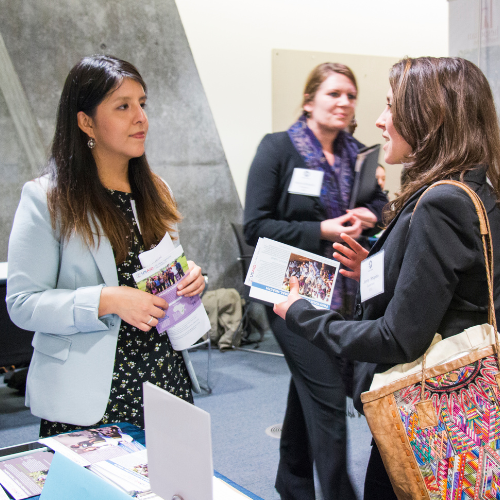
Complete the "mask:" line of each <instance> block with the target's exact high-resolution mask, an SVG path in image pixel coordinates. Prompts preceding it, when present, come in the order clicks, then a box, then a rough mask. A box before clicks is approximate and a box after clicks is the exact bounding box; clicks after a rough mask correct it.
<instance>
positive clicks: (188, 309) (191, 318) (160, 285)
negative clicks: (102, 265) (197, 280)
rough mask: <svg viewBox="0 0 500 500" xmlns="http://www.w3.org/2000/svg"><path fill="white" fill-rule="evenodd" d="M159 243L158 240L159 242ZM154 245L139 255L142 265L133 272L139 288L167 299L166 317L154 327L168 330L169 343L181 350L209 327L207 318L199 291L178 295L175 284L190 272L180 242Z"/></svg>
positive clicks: (159, 329) (160, 319)
mask: <svg viewBox="0 0 500 500" xmlns="http://www.w3.org/2000/svg"><path fill="white" fill-rule="evenodd" d="M161 245H162V243H160V245H158V246H161ZM157 248H158V247H156V248H154V249H153V250H150V251H148V252H143V253H141V254H140V255H139V258H140V259H141V263H142V265H143V266H145V267H144V269H141V270H140V271H137V272H136V273H134V274H133V277H134V280H135V281H136V283H137V287H138V288H139V290H142V291H145V292H148V293H151V294H153V295H156V296H157V297H161V298H162V299H165V300H166V301H167V302H168V309H167V310H166V311H165V317H163V318H159V319H158V325H157V326H156V329H157V330H158V332H159V333H162V332H165V331H166V332H167V334H168V337H169V339H170V342H171V344H172V347H173V348H174V349H175V350H176V351H182V350H183V349H187V348H188V347H190V346H191V345H193V344H194V343H195V342H196V341H197V340H198V339H200V338H201V337H202V336H203V335H204V334H205V333H207V332H208V330H210V321H209V319H208V316H207V313H206V311H205V308H204V307H203V304H202V302H201V299H200V297H199V295H195V296H194V297H185V296H178V295H177V287H178V284H179V283H180V282H181V281H182V280H184V279H186V277H187V276H188V274H189V268H188V263H187V260H186V256H185V255H184V250H183V249H182V246H180V245H179V246H178V247H175V248H174V247H173V245H172V248H171V249H170V251H168V252H167V253H165V251H163V252H159V251H157Z"/></svg>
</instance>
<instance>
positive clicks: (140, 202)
mask: <svg viewBox="0 0 500 500" xmlns="http://www.w3.org/2000/svg"><path fill="white" fill-rule="evenodd" d="M125 78H130V79H132V80H135V81H137V82H138V83H140V84H141V85H142V87H143V88H144V92H146V84H145V82H144V80H143V79H142V77H141V75H140V74H139V72H138V71H137V69H136V68H135V67H134V66H133V65H132V64H130V63H128V62H126V61H122V60H121V59H118V58H116V57H112V56H92V57H86V58H84V59H82V60H81V61H80V62H79V63H78V64H77V65H76V66H74V67H73V69H72V70H71V71H70V72H69V75H68V77H67V79H66V82H65V84H64V88H63V91H62V94H61V99H60V101H59V107H58V111H57V123H56V130H55V135H54V139H53V142H52V154H51V157H50V159H49V162H48V164H47V167H46V172H45V173H46V174H48V176H49V178H50V180H51V183H50V187H49V190H48V193H47V197H48V198H47V199H48V207H49V211H50V217H51V221H52V226H53V228H54V230H56V229H57V231H58V232H59V235H60V238H61V240H62V241H66V240H67V239H68V238H69V237H70V236H71V235H72V234H74V233H76V234H79V235H80V236H81V237H82V238H83V239H84V240H85V242H86V243H87V244H88V245H89V246H94V245H99V244H100V241H101V237H102V236H103V235H105V236H106V237H107V238H108V239H109V241H110V243H111V246H112V248H113V251H114V253H115V260H116V262H117V263H121V262H123V261H124V260H125V258H126V256H127V253H128V251H129V249H130V245H131V238H130V227H129V225H128V223H127V220H126V219H125V216H124V215H123V213H122V212H121V211H120V210H119V209H118V208H117V207H116V206H115V204H114V203H113V201H112V199H111V197H110V196H109V194H108V192H107V191H106V189H105V188H104V186H103V185H102V184H101V181H100V180H99V175H98V172H97V165H96V163H95V160H94V157H93V156H92V153H91V151H90V149H89V148H88V146H87V141H88V139H89V138H88V137H87V135H86V134H85V133H84V132H83V131H82V130H80V128H79V127H78V120H77V114H78V112H79V111H83V112H84V113H85V114H87V115H88V116H91V117H93V116H94V114H95V111H96V108H97V106H98V105H99V104H100V103H101V102H102V101H103V100H104V98H105V97H106V96H107V95H108V94H109V93H110V92H112V91H114V90H115V89H116V88H117V87H119V86H120V85H121V83H122V82H123V80H124V79H125ZM128 176H129V182H130V187H131V190H132V196H133V198H134V200H135V203H136V207H137V212H138V216H139V225H140V227H141V232H142V237H143V240H144V244H145V246H146V249H149V248H151V246H152V245H153V244H156V243H158V242H159V241H160V240H161V238H163V236H164V235H165V233H166V232H169V233H170V234H171V235H172V236H173V237H175V235H174V234H173V233H174V232H175V224H176V223H177V222H179V221H180V219H181V217H180V214H179V212H178V210H177V206H176V203H175V201H174V199H173V197H172V195H171V193H170V190H169V188H168V187H167V185H166V184H165V183H164V182H163V181H162V179H161V178H159V177H158V176H157V175H156V174H154V173H153V172H152V171H151V169H150V167H149V164H148V162H147V160H146V155H145V154H144V155H142V156H141V157H139V158H132V159H131V160H130V161H129V169H128ZM99 228H101V229H102V233H101V230H100V229H99Z"/></svg>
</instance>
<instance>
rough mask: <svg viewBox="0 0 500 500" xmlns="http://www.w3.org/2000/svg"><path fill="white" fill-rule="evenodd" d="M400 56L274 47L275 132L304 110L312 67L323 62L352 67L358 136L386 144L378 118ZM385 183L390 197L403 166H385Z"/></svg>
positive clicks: (381, 157)
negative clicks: (393, 69) (356, 96)
mask: <svg viewBox="0 0 500 500" xmlns="http://www.w3.org/2000/svg"><path fill="white" fill-rule="evenodd" d="M399 59H400V58H396V57H379V56H365V55H355V54H336V53H330V52H309V51H301V50H282V49H273V51H272V110H273V112H272V118H273V132H278V131H281V130H287V129H288V128H289V127H290V125H291V124H292V123H293V122H294V121H295V120H297V118H298V117H299V115H300V113H301V102H302V93H303V91H304V85H305V82H306V79H307V76H308V75H309V73H310V72H311V70H312V69H313V68H314V67H315V66H317V65H318V64H321V63H323V62H338V63H342V64H346V65H347V66H349V67H350V68H351V69H352V70H353V72H354V74H355V75H356V79H357V82H358V90H359V97H358V106H357V109H356V120H357V122H358V127H357V129H356V132H355V133H354V136H355V137H356V139H358V140H359V141H361V142H362V143H364V144H366V145H367V146H372V145H373V144H377V143H380V144H383V143H384V140H383V138H382V132H381V131H380V129H378V128H377V127H375V121H376V120H377V118H378V117H379V115H380V113H381V112H382V110H383V109H384V106H385V103H386V94H387V90H388V89H389V78H388V77H389V70H390V68H391V66H392V65H393V64H394V63H396V62H397V61H398V60H399ZM380 162H381V163H382V164H383V165H385V166H386V177H387V181H386V186H385V188H386V189H388V190H389V195H390V197H391V198H393V197H394V193H395V192H396V191H397V190H398V189H399V186H400V175H401V168H402V167H401V165H386V164H385V163H384V161H383V153H381V155H380Z"/></svg>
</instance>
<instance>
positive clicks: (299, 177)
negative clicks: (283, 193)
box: [288, 168, 325, 196]
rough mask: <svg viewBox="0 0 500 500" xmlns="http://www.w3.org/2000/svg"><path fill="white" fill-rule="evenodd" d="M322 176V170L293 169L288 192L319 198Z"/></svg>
mask: <svg viewBox="0 0 500 500" xmlns="http://www.w3.org/2000/svg"><path fill="white" fill-rule="evenodd" d="M324 175H325V173H324V172H323V171H322V170H309V169H308V168H294V169H293V174H292V180H291V181H290V187H289V188H288V192H289V193H292V194H303V195H305V196H319V195H320V194H321V185H322V184H323V176H324Z"/></svg>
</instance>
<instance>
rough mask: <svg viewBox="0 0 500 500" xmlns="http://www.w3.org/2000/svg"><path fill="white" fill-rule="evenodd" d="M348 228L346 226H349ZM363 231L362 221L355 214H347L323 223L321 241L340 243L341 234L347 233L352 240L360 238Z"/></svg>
mask: <svg viewBox="0 0 500 500" xmlns="http://www.w3.org/2000/svg"><path fill="white" fill-rule="evenodd" d="M349 223H350V225H348V226H346V225H345V224H349ZM362 231H363V228H362V225H361V220H360V219H358V218H357V217H356V215H355V214H353V213H350V212H348V213H346V214H344V215H341V216H340V217H336V218H335V219H326V220H324V221H322V222H321V239H323V240H328V241H340V234H341V233H346V234H348V235H349V236H351V237H352V238H358V237H359V236H360V234H361V232H362Z"/></svg>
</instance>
